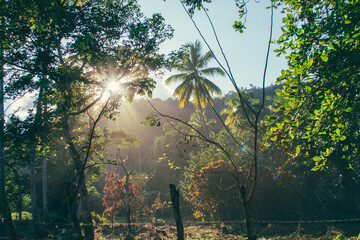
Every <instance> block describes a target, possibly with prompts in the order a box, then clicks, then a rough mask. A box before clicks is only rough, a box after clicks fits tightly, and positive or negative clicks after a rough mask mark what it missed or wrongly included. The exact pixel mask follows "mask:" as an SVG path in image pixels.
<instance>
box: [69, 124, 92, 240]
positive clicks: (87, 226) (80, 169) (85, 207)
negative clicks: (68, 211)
mask: <svg viewBox="0 0 360 240" xmlns="http://www.w3.org/2000/svg"><path fill="white" fill-rule="evenodd" d="M63 131H64V136H65V139H66V141H67V143H68V144H69V149H70V152H71V155H72V159H73V161H74V163H75V169H76V172H77V174H78V181H77V184H78V192H79V194H80V195H81V196H82V212H83V217H84V225H83V226H84V230H85V239H89V240H93V239H94V226H93V224H92V217H91V212H90V209H89V202H88V201H89V200H88V191H87V188H86V179H85V164H84V163H82V161H81V157H80V154H79V152H78V151H77V150H76V148H75V145H74V143H73V142H72V137H71V135H70V130H69V126H68V120H67V119H65V121H64V128H63ZM74 214H75V216H73V215H74ZM75 218H76V219H77V216H76V213H75V212H74V211H72V217H71V219H72V221H73V223H74V225H76V221H75ZM78 238H79V239H82V238H83V236H82V234H81V236H80V235H79V234H78Z"/></svg>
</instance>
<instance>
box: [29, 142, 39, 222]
mask: <svg viewBox="0 0 360 240" xmlns="http://www.w3.org/2000/svg"><path fill="white" fill-rule="evenodd" d="M36 145H37V143H36V140H34V142H32V143H31V146H30V195H31V212H32V219H33V220H32V221H33V224H34V226H35V225H36V223H37V221H38V212H37V204H36V182H35V180H36V177H35V174H36V172H35V159H36Z"/></svg>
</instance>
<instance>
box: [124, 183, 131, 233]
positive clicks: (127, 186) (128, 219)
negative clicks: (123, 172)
mask: <svg viewBox="0 0 360 240" xmlns="http://www.w3.org/2000/svg"><path fill="white" fill-rule="evenodd" d="M129 177H130V176H126V181H125V209H126V221H127V223H128V230H129V232H131V218H130V216H131V215H130V198H129Z"/></svg>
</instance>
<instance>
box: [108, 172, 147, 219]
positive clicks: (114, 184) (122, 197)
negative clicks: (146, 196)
mask: <svg viewBox="0 0 360 240" xmlns="http://www.w3.org/2000/svg"><path fill="white" fill-rule="evenodd" d="M105 182H106V184H105V187H104V190H103V192H104V197H103V198H102V201H103V205H104V206H105V210H104V213H103V215H104V216H105V217H108V218H110V219H111V220H112V221H113V220H114V218H115V216H116V214H118V212H119V211H120V209H122V208H124V207H125V201H126V192H125V179H119V175H118V174H115V173H113V172H108V174H107V175H106V179H105ZM128 187H129V200H130V207H133V206H135V205H137V204H138V203H139V202H141V201H142V200H143V197H142V195H141V187H140V185H139V184H137V183H135V182H133V181H132V180H129V182H128Z"/></svg>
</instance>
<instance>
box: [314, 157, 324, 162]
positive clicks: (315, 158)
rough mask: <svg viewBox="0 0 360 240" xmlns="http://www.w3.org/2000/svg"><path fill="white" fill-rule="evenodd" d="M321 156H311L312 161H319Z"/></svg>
mask: <svg viewBox="0 0 360 240" xmlns="http://www.w3.org/2000/svg"><path fill="white" fill-rule="evenodd" d="M321 159H322V158H321V157H319V156H315V157H313V161H315V162H319V161H321Z"/></svg>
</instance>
